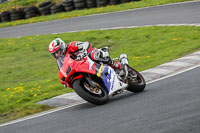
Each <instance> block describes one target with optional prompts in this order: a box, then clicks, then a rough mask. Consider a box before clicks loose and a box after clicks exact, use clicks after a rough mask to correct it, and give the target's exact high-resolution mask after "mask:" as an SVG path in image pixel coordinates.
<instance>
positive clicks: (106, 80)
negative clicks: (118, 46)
mask: <svg viewBox="0 0 200 133" xmlns="http://www.w3.org/2000/svg"><path fill="white" fill-rule="evenodd" d="M106 75H107V76H106ZM101 78H102V79H103V82H104V84H105V86H106V91H107V93H108V94H109V92H110V86H111V82H110V79H111V69H109V67H108V66H105V69H104V71H103V72H102V74H101Z"/></svg>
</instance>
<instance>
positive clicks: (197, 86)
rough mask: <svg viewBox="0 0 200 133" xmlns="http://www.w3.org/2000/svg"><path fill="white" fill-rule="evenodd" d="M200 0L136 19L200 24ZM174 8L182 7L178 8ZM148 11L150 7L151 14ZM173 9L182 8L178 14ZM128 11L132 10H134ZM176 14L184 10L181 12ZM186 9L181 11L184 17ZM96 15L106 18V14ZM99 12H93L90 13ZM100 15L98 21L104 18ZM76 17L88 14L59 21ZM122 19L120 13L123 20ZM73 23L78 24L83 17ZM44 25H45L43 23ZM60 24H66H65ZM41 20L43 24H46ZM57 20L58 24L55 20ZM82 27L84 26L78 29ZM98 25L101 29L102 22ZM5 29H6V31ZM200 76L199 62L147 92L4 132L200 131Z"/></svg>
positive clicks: (16, 125)
mask: <svg viewBox="0 0 200 133" xmlns="http://www.w3.org/2000/svg"><path fill="white" fill-rule="evenodd" d="M199 4H200V3H199V2H194V3H189V4H183V5H176V6H174V5H172V7H171V6H170V7H168V8H169V9H167V8H166V7H165V6H164V7H158V8H157V7H154V8H148V9H142V10H141V11H140V10H137V11H135V14H137V13H138V14H137V15H138V19H140V21H141V20H143V19H142V18H143V16H140V15H145V14H150V13H149V12H154V13H156V12H157V14H156V15H155V19H156V18H157V20H154V18H152V15H151V16H149V17H147V16H146V17H147V18H145V19H144V21H141V22H140V24H139V20H138V19H136V18H135V20H133V21H134V22H136V21H138V26H140V25H145V24H148V25H150V24H155V23H159V24H161V22H163V23H164V24H166V23H175V22H176V23H199V22H200V18H199V16H200V15H198V14H199V13H200V6H199ZM175 7H177V8H178V9H179V10H177V9H175ZM161 9H162V10H161ZM181 9H182V11H181ZM143 10H147V11H146V13H145V12H143ZM173 10H174V11H175V10H176V11H177V12H175V13H174V11H173ZM163 11H164V12H163ZM170 12H171V13H170ZM127 13H128V14H129V11H128V12H127ZM177 13H178V14H179V15H176V14H177ZM188 13H191V14H188ZM119 14H121V12H120V13H119ZM162 14H163V15H162ZM167 14H168V15H167ZM181 14H182V16H180V15H181ZM184 14H186V15H184ZM124 15H126V14H124ZM129 15H130V14H129ZM195 15H196V16H195ZM197 15H198V16H197ZM97 16H100V18H101V15H97ZM97 16H89V18H90V17H91V18H92V17H97ZM106 16H107V14H106ZM108 16H109V15H108ZM111 16H112V15H110V17H111ZM153 16H154V15H153ZM158 16H160V19H158V18H159V17H158ZM172 16H174V17H172ZM194 16H195V17H194ZM121 17H122V19H123V17H124V19H125V18H127V17H128V18H129V16H126V17H125V16H123V15H122V16H121ZM166 17H168V18H166ZM176 17H177V18H176ZM197 17H198V18H197ZM97 18H98V17H97ZM100 18H99V20H98V19H97V21H100ZM128 18H127V19H128ZM170 18H171V19H170ZM181 18H182V19H181ZM189 18H190V19H189ZM73 19H78V20H79V19H80V21H82V22H83V21H86V18H84V17H81V18H72V19H70V20H58V22H60V21H67V22H68V21H72V20H73ZM122 19H121V18H120V19H119V20H118V21H121V20H122ZM163 19H164V20H166V21H167V20H168V22H164V20H163ZM181 20H182V21H181ZM90 21H92V20H90ZM126 21H127V20H126ZM148 21H149V22H148ZM156 21H158V22H156ZM55 22H57V21H55ZM86 22H87V21H86ZM153 22H154V23H153ZM45 23H47V22H45ZM49 23H50V25H54V24H53V23H52V22H49ZM74 23H75V24H76V23H78V22H74ZM99 23H104V22H99ZM142 23H143V24H142ZM41 24H42V25H43V24H44V23H41ZM61 24H63V25H64V23H61ZM127 24H128V22H127ZM34 25H36V26H37V25H38V26H39V24H33V25H32V26H33V27H34ZM42 25H41V27H40V28H42V27H43V26H45V25H43V26H42ZM55 25H57V24H56V23H55ZM94 25H95V24H94ZM109 25H112V24H110V23H108V25H107V26H109ZM25 26H26V25H25ZM112 26H113V25H112ZM19 27H20V26H19ZM22 27H23V26H22ZM30 27H31V26H30ZM33 27H32V28H33ZM47 27H48V25H47ZM47 27H46V28H47ZM66 27H67V26H66ZM13 28H14V29H15V28H16V27H11V28H8V29H13ZM46 28H44V30H45V32H44V31H43V30H39V32H38V30H33V31H34V32H35V33H37V34H40V33H41V34H43V33H42V32H44V34H46V33H48V32H50V30H47V29H46ZM80 28H81V26H80V27H79V30H80ZM82 28H84V26H83V27H82ZM95 28H98V25H97V27H95ZM104 28H105V27H104ZM33 29H34V28H33ZM36 29H38V28H36ZM15 30H16V29H15ZM59 30H61V29H59V27H58V30H57V31H59ZM73 30H78V29H73ZM8 31H9V30H8ZM10 31H11V30H10ZM2 32H3V31H2V29H1V32H0V35H1V36H2ZM22 32H23V29H22V31H19V33H20V34H21V33H22ZM7 34H9V32H8V33H7ZM21 35H22V34H21ZM12 36H13V35H12ZM199 75H200V67H197V68H195V69H192V70H190V71H187V72H184V73H181V74H178V75H176V76H173V77H169V78H166V79H163V80H160V81H157V82H154V83H151V84H148V85H147V86H146V91H144V92H142V93H138V94H134V93H130V92H125V93H123V94H121V95H119V96H116V97H114V98H113V99H111V100H110V101H109V103H107V104H106V105H102V106H95V105H92V104H89V103H83V104H80V105H77V106H74V107H71V108H66V109H63V110H60V111H56V112H53V113H49V114H46V115H43V116H40V117H37V118H33V119H28V120H25V121H21V122H17V123H13V124H8V125H5V126H0V133H123V132H124V133H132V132H136V133H200V82H199V81H200V76H199Z"/></svg>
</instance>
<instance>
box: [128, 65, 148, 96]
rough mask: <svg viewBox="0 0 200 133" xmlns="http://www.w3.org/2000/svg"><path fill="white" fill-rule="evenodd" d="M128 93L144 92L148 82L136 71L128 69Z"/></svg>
mask: <svg viewBox="0 0 200 133" xmlns="http://www.w3.org/2000/svg"><path fill="white" fill-rule="evenodd" d="M128 73H129V74H128V88H127V90H128V91H131V92H135V93H137V92H142V91H143V90H144V89H145V86H146V82H145V80H144V78H143V76H142V75H141V74H140V73H139V72H137V71H136V70H135V69H133V68H131V67H128Z"/></svg>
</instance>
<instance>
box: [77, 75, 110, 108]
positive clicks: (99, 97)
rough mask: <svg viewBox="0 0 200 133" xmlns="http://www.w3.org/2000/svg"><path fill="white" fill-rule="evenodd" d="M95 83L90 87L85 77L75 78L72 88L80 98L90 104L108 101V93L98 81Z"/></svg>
mask: <svg viewBox="0 0 200 133" xmlns="http://www.w3.org/2000/svg"><path fill="white" fill-rule="evenodd" d="M95 84H96V85H95V87H92V86H91V85H90V84H89V83H88V82H87V81H86V80H85V79H77V80H75V81H74V83H73V89H74V91H75V92H76V93H77V94H78V95H79V96H80V97H81V98H83V99H84V100H86V101H88V102H90V103H92V104H96V105H102V104H105V103H106V102H107V101H108V93H107V92H106V90H105V89H104V87H103V86H102V85H101V84H100V83H97V82H95Z"/></svg>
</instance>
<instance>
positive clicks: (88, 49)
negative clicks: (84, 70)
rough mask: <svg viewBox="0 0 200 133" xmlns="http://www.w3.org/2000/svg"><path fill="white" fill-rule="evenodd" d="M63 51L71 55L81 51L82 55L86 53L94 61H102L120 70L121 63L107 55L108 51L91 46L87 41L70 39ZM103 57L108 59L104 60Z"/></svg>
mask: <svg viewBox="0 0 200 133" xmlns="http://www.w3.org/2000/svg"><path fill="white" fill-rule="evenodd" d="M65 53H68V54H70V55H71V56H72V57H73V56H77V55H78V54H79V55H80V53H83V54H82V55H83V56H85V55H88V56H89V57H90V58H91V59H92V60H94V61H102V62H104V63H106V64H108V65H109V66H111V67H112V68H114V69H119V70H122V66H121V64H120V63H118V62H116V61H114V60H112V59H111V58H110V57H109V53H108V51H103V50H102V49H96V48H92V45H91V44H90V43H89V42H80V41H72V42H70V43H69V44H68V46H67V48H66V51H65ZM80 58H82V57H80ZM105 58H107V59H108V60H106V61H105Z"/></svg>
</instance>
